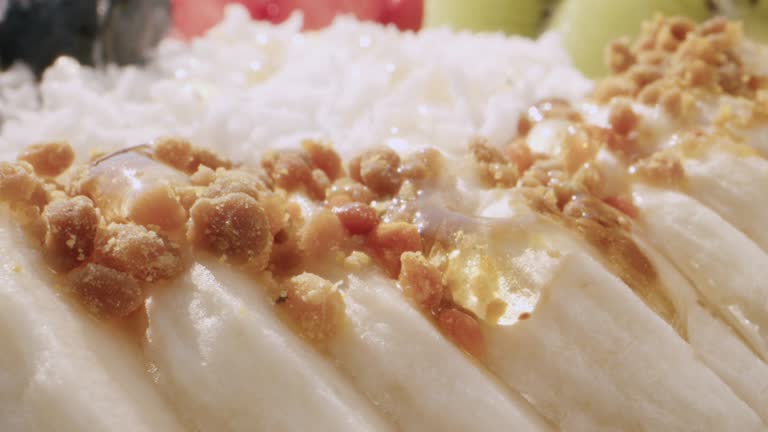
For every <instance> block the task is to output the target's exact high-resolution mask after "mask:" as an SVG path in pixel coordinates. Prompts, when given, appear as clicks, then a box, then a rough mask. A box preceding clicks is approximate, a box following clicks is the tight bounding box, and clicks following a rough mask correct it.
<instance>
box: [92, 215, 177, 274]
mask: <svg viewBox="0 0 768 432" xmlns="http://www.w3.org/2000/svg"><path fill="white" fill-rule="evenodd" d="M180 254H181V252H180V251H179V250H178V248H177V247H175V246H174V245H173V244H172V243H171V242H170V241H169V240H168V239H167V238H165V237H164V236H162V235H161V234H158V233H156V232H154V231H150V230H149V229H147V228H145V227H143V226H141V225H136V224H120V223H110V224H109V225H107V226H105V227H103V228H102V229H100V230H99V231H98V233H97V234H96V247H95V249H94V257H93V260H94V262H96V263H98V264H101V265H104V266H106V267H109V268H111V269H115V270H118V271H121V272H124V273H127V274H129V275H131V276H132V277H134V278H135V279H136V280H138V281H142V282H155V281H159V280H163V279H170V278H173V277H174V276H176V275H178V274H179V273H181V271H182V269H183V266H182V261H181V255H180Z"/></svg>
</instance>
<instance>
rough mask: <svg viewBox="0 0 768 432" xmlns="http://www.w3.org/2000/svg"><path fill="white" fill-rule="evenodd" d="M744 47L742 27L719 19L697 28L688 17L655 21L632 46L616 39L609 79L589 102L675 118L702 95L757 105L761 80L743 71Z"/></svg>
mask: <svg viewBox="0 0 768 432" xmlns="http://www.w3.org/2000/svg"><path fill="white" fill-rule="evenodd" d="M743 43H744V37H743V34H742V29H741V27H740V26H739V25H738V24H737V23H734V22H730V21H728V20H727V19H726V18H723V17H716V18H712V19H710V20H709V21H706V22H704V23H702V24H700V25H698V26H697V25H696V23H695V22H694V21H692V20H690V19H688V18H682V17H662V16H657V17H656V18H655V19H653V20H651V21H649V22H646V23H645V24H644V25H643V27H642V30H641V34H640V36H639V37H638V38H637V40H636V41H635V42H634V43H633V44H630V43H629V41H627V40H619V41H616V42H614V43H612V44H610V45H609V46H608V49H607V53H606V61H607V64H608V66H609V68H610V70H611V72H612V73H613V75H612V76H611V77H609V78H608V79H605V80H602V81H601V82H599V83H598V85H597V87H596V89H595V92H594V94H593V97H594V98H595V100H597V101H598V102H600V103H607V102H609V101H610V100H611V99H613V98H616V97H619V96H625V97H630V98H634V99H636V100H638V101H639V102H640V103H643V104H646V105H660V106H661V107H663V108H664V109H665V110H666V111H667V112H668V113H670V114H672V115H673V116H674V117H676V118H682V117H685V116H687V115H688V113H690V112H692V109H693V106H694V103H693V101H694V100H696V97H697V95H698V94H700V93H701V92H709V93H712V94H728V95H732V96H737V97H742V98H745V99H748V100H753V101H756V100H757V95H758V92H759V90H760V89H761V88H764V86H765V80H764V78H763V77H760V76H757V75H753V73H754V71H750V70H748V68H747V67H746V66H745V64H744V61H743V60H742V57H741V50H742V46H743Z"/></svg>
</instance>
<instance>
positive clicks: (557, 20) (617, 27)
mask: <svg viewBox="0 0 768 432" xmlns="http://www.w3.org/2000/svg"><path fill="white" fill-rule="evenodd" d="M656 13H663V14H665V15H684V16H689V17H691V18H693V19H696V20H703V19H706V18H707V17H709V16H710V11H709V9H708V7H707V4H706V1H705V0H666V1H664V0H565V1H563V3H562V4H561V5H560V6H559V7H558V9H557V10H556V11H555V15H554V16H553V19H552V22H551V26H550V28H552V29H554V30H556V31H558V32H559V33H560V34H561V36H562V40H563V45H564V46H565V47H566V49H567V50H568V52H570V53H571V56H572V57H573V62H574V64H575V65H576V67H578V68H579V69H580V70H581V71H582V72H583V73H585V74H586V75H588V76H591V77H598V76H602V75H605V74H606V73H607V71H608V69H607V67H606V65H605V61H604V52H605V47H606V46H607V45H608V43H610V42H611V41H613V40H615V39H618V38H620V37H623V36H629V37H635V36H636V35H637V34H638V33H639V31H640V24H641V23H642V22H643V21H645V20H647V19H649V18H653V16H654V15H655V14H656Z"/></svg>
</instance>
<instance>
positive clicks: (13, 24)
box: [0, 0, 100, 75]
mask: <svg viewBox="0 0 768 432" xmlns="http://www.w3.org/2000/svg"><path fill="white" fill-rule="evenodd" d="M96 6H97V0H9V4H8V7H7V10H6V13H5V17H4V18H3V20H2V22H0V64H2V66H3V67H8V66H10V65H11V64H12V63H14V62H15V61H19V60H21V61H24V62H25V63H27V64H28V65H29V66H30V67H31V68H32V69H33V70H34V71H35V73H37V74H38V75H39V74H40V73H42V71H43V70H44V69H45V68H46V67H47V66H48V65H50V64H51V63H53V61H54V60H55V59H56V58H57V57H58V56H60V55H69V56H72V57H74V58H76V59H78V60H79V61H80V62H82V63H84V64H93V50H94V43H95V41H96V39H97V38H98V36H99V31H100V30H99V19H98V16H97V13H96Z"/></svg>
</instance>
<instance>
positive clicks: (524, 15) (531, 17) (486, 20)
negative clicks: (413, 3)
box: [424, 0, 549, 36]
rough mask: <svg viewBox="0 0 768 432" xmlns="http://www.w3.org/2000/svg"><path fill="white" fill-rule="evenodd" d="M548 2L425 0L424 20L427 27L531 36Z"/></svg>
mask: <svg viewBox="0 0 768 432" xmlns="http://www.w3.org/2000/svg"><path fill="white" fill-rule="evenodd" d="M548 3H549V1H546V0H545V1H543V0H472V1H469V0H426V2H425V5H424V8H425V9H424V13H425V18H424V23H425V25H426V26H428V27H438V26H449V27H451V28H454V29H456V30H472V31H501V32H505V33H509V34H520V35H525V36H535V35H536V34H538V32H539V30H540V29H541V22H542V19H543V18H544V16H545V10H546V5H547V4H548Z"/></svg>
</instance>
